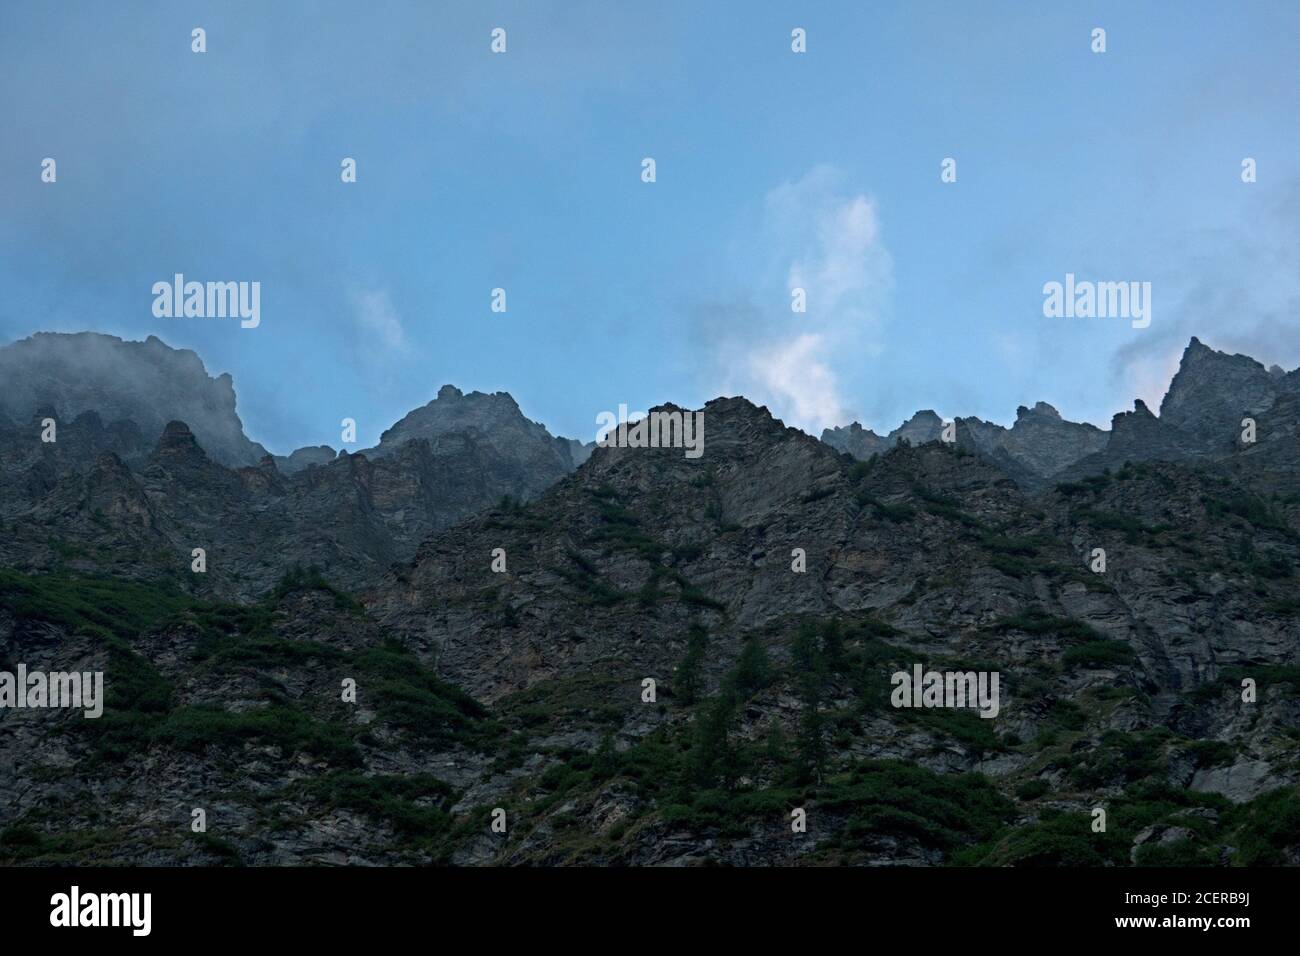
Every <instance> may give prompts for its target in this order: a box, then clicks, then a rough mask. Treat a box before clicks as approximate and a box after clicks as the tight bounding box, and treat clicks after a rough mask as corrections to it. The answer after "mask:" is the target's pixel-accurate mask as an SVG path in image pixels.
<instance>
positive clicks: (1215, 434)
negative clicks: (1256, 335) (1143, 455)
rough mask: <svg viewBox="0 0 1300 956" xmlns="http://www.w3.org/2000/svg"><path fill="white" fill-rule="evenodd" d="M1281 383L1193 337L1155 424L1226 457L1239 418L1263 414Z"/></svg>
mask: <svg viewBox="0 0 1300 956" xmlns="http://www.w3.org/2000/svg"><path fill="white" fill-rule="evenodd" d="M1278 371H1280V370H1278ZM1283 380H1284V379H1283V376H1279V375H1277V374H1274V373H1272V372H1269V371H1268V370H1267V369H1265V368H1264V366H1263V365H1261V364H1260V363H1259V362H1257V361H1255V360H1254V359H1253V358H1250V357H1249V356H1246V355H1227V354H1225V353H1223V352H1216V351H1215V350H1214V349H1211V348H1209V347H1208V346H1206V345H1204V344H1203V343H1202V342H1201V341H1200V339H1197V338H1195V337H1193V338H1192V340H1191V342H1190V343H1189V344H1188V346H1187V348H1186V349H1185V350H1184V351H1183V358H1182V362H1181V363H1180V364H1179V366H1178V371H1177V373H1176V374H1175V375H1174V377H1173V380H1172V381H1171V382H1170V383H1169V391H1167V392H1166V393H1165V397H1164V401H1162V402H1161V403H1160V420H1161V421H1162V422H1164V423H1165V424H1167V425H1172V426H1173V427H1174V428H1177V429H1179V430H1180V431H1181V432H1182V433H1183V434H1185V435H1187V436H1189V438H1190V439H1191V440H1192V441H1193V442H1194V443H1195V444H1196V446H1197V447H1198V448H1199V449H1203V450H1206V451H1216V452H1219V453H1225V452H1227V451H1228V450H1230V449H1231V448H1232V445H1233V442H1234V440H1235V438H1236V436H1237V435H1238V434H1239V433H1240V431H1241V420H1242V418H1243V417H1244V416H1256V415H1259V414H1260V413H1261V412H1265V411H1267V410H1268V409H1269V407H1270V406H1272V404H1273V402H1274V400H1275V399H1276V397H1277V394H1278V392H1279V391H1280V387H1281V385H1282V383H1283Z"/></svg>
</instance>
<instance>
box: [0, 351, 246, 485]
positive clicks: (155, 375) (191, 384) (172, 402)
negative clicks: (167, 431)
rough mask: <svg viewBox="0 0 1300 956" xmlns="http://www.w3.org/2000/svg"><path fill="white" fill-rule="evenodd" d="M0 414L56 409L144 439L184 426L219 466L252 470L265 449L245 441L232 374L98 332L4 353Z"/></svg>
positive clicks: (182, 354) (189, 354)
mask: <svg viewBox="0 0 1300 956" xmlns="http://www.w3.org/2000/svg"><path fill="white" fill-rule="evenodd" d="M0 382H4V385H5V387H4V390H3V392H2V393H0V407H2V408H3V409H4V412H5V414H7V415H8V416H9V417H10V418H13V419H15V420H18V421H24V420H28V419H29V417H30V415H31V414H32V412H33V411H35V410H37V409H40V408H42V407H47V408H52V409H54V410H55V412H56V417H61V418H63V419H67V420H72V419H75V418H76V417H77V416H79V415H81V414H82V413H84V412H87V411H94V412H96V413H97V414H98V415H99V416H100V417H101V419H102V420H103V421H106V422H120V421H130V422H134V423H135V424H136V425H137V426H138V427H139V429H140V431H141V432H142V433H143V434H146V435H152V434H158V433H159V432H161V431H162V430H163V428H164V426H165V425H166V423H167V422H168V421H170V420H174V419H183V420H184V421H186V422H189V423H190V426H191V427H192V428H193V429H194V433H195V434H196V435H197V436H198V437H199V439H200V440H201V442H202V444H203V446H204V447H205V448H206V449H208V450H209V451H210V453H211V454H212V456H213V457H214V459H216V460H217V461H220V462H222V463H223V464H228V465H252V464H255V463H256V462H257V461H258V459H260V458H261V457H262V456H263V455H265V454H266V449H265V448H263V447H262V446H261V445H259V444H257V443H256V442H253V441H251V440H250V439H249V438H248V436H246V435H245V434H244V428H243V424H242V422H241V421H240V419H239V415H238V414H237V412H236V410H235V390H234V385H233V382H232V380H231V378H230V376H229V375H228V374H222V375H218V376H215V377H213V376H211V375H209V374H208V372H207V369H205V368H204V366H203V362H202V360H201V359H200V358H199V356H198V355H197V354H196V353H195V352H193V351H191V350H189V349H173V348H171V347H170V346H168V345H167V344H166V343H164V342H163V341H162V340H161V339H159V338H158V337H157V336H153V335H151V336H149V337H148V338H147V339H145V340H144V341H143V342H139V341H126V340H123V339H121V338H118V337H117V336H114V335H103V334H101V333H98V332H76V333H63V332H38V333H36V334H35V335H32V336H30V337H29V338H26V339H22V340H20V341H17V342H11V343H10V344H8V345H5V346H2V347H0Z"/></svg>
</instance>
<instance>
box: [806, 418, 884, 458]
mask: <svg viewBox="0 0 1300 956" xmlns="http://www.w3.org/2000/svg"><path fill="white" fill-rule="evenodd" d="M822 441H824V442H825V443H826V444H828V445H830V446H831V447H832V448H835V449H838V450H839V451H842V452H844V453H845V454H848V455H852V456H853V457H854V458H857V459H858V460H859V461H866V460H867V459H868V458H870V457H871V456H872V455H878V454H880V453H881V452H884V451H888V450H889V449H890V448H892V447H893V442H891V441H890V440H889V439H888V438H882V437H881V436H879V435H877V434H876V433H875V432H873V431H872V430H871V429H870V428H863V427H862V426H861V425H859V424H858V423H857V422H852V423H850V424H849V425H845V426H843V427H837V428H827V429H825V430H824V431H823V432H822Z"/></svg>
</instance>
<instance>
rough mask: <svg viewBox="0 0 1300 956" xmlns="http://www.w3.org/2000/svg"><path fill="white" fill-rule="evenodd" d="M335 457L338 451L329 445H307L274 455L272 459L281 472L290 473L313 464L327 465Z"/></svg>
mask: <svg viewBox="0 0 1300 956" xmlns="http://www.w3.org/2000/svg"><path fill="white" fill-rule="evenodd" d="M337 457H338V452H336V451H335V450H334V449H333V448H331V447H330V446H329V445H308V446H306V447H303V448H298V449H295V450H294V451H293V452H292V453H290V454H289V455H276V456H275V457H274V461H275V466H276V467H277V468H278V469H280V471H281V472H283V473H284V474H286V475H292V474H295V473H296V472H299V471H303V470H304V469H307V468H310V467H312V466H313V465H328V464H329V463H330V462H332V461H333V460H334V459H335V458H337Z"/></svg>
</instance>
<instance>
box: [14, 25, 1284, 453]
mask: <svg viewBox="0 0 1300 956" xmlns="http://www.w3.org/2000/svg"><path fill="white" fill-rule="evenodd" d="M811 7H812V5H809V4H802V3H794V2H791V3H784V2H766V3H743V4H742V3H740V2H725V3H724V2H713V0H694V2H682V3H678V2H655V3H640V4H633V3H613V2H607V0H606V2H592V3H587V2H577V0H567V2H545V0H527V2H520V3H503V2H502V3H494V2H482V3H477V2H476V3H470V2H464V3H449V4H442V3H438V4H435V3H431V2H413V3H370V4H353V3H346V4H344V3H339V4H329V3H325V4H321V3H314V4H305V3H291V2H283V0H281V2H277V3H274V4H266V3H237V2H220V3H217V2H213V3H181V2H174V3H151V4H132V3H113V4H105V3H102V2H93V3H58V4H23V5H21V6H20V5H17V4H3V5H0V127H2V135H0V290H2V291H3V295H2V296H0V343H2V342H7V341H11V340H13V339H17V338H22V337H25V336H27V335H29V334H31V333H32V332H34V331H37V330H62V331H78V330H87V329H89V330H96V331H103V332H110V333H113V334H117V335H121V336H123V337H127V338H143V337H145V336H147V335H149V334H155V335H158V336H159V337H160V338H162V339H163V340H164V341H166V342H168V343H169V344H171V345H174V346H177V347H187V348H193V349H195V350H196V351H197V352H198V353H199V354H200V355H201V356H202V357H203V359H204V361H205V363H206V364H207V366H208V368H209V371H211V372H213V373H214V374H215V373H218V372H222V371H229V372H230V373H231V374H232V375H233V376H234V379H235V387H236V390H237V392H238V396H239V410H240V414H241V416H242V417H243V420H244V423H245V427H246V430H247V431H248V433H249V434H250V435H251V436H252V437H253V438H255V439H257V440H259V441H262V442H263V443H264V444H266V445H267V446H268V447H270V448H271V449H273V450H275V451H277V452H285V451H288V450H290V449H291V448H293V447H296V446H298V445H305V444H316V443H327V444H331V445H334V446H336V447H337V445H338V422H339V420H340V419H341V418H343V417H353V418H356V419H357V421H358V423H359V438H360V440H361V443H362V444H363V445H365V444H369V443H370V442H372V441H373V440H374V439H376V438H377V437H378V434H379V432H380V431H382V430H383V429H384V428H385V427H387V426H388V425H390V424H391V423H392V422H393V421H394V420H395V419H397V418H399V417H400V416H401V415H402V414H404V413H405V412H406V411H407V410H409V409H410V408H413V407H415V406H417V405H420V404H423V403H424V402H426V401H428V400H429V399H431V398H432V397H433V396H434V395H435V394H436V392H437V389H438V387H439V386H440V385H441V384H443V383H445V382H452V383H454V384H456V385H458V386H459V387H461V388H463V389H466V390H469V389H480V390H484V391H495V390H506V391H509V392H511V393H512V394H513V395H514V396H515V397H516V399H517V400H518V401H519V403H520V405H521V406H522V407H523V409H524V411H525V413H526V414H528V415H529V416H530V417H532V418H535V419H538V420H540V421H543V422H544V423H545V424H546V425H547V426H548V427H549V428H550V429H551V430H552V431H553V432H555V433H559V434H566V435H570V436H575V437H582V438H584V439H590V438H591V437H593V434H594V431H595V417H596V415H597V414H598V413H599V412H601V411H603V410H615V409H617V408H618V405H619V404H620V403H626V404H628V405H629V406H631V407H632V408H634V409H635V408H646V407H649V406H651V405H653V404H658V403H660V402H663V401H675V402H678V403H680V404H684V405H690V406H698V405H700V404H702V403H703V402H705V401H707V400H708V399H710V398H712V397H715V396H717V395H720V394H744V395H746V396H747V397H749V398H751V399H753V400H755V401H756V402H759V403H762V404H766V405H768V407H769V408H771V409H772V410H773V412H774V413H775V414H777V415H778V416H780V417H782V418H783V419H784V420H786V421H787V422H788V423H790V424H795V425H798V426H800V427H804V428H807V429H809V430H812V431H814V432H819V431H820V429H821V427H823V426H824V425H827V424H835V423H846V422H847V421H849V420H852V419H858V420H861V421H863V423H864V424H866V425H868V426H871V427H874V428H876V429H877V430H878V431H885V430H888V429H890V428H893V427H895V426H896V425H897V424H898V423H899V422H901V421H902V420H903V419H904V418H905V417H907V416H908V415H910V414H911V413H912V412H913V411H915V410H916V409H918V408H926V407H929V408H934V409H936V410H938V411H939V412H940V413H941V414H944V415H946V416H951V415H968V414H974V415H979V416H981V417H984V418H987V419H990V420H994V421H1000V422H1003V423H1006V424H1009V423H1010V422H1011V421H1012V420H1013V419H1014V416H1015V409H1016V406H1017V405H1019V404H1032V403H1033V402H1034V401H1038V400H1045V401H1049V402H1052V403H1053V404H1054V405H1056V406H1057V407H1058V408H1059V409H1060V410H1061V411H1062V413H1063V414H1065V415H1066V416H1067V417H1071V418H1074V419H1076V420H1090V421H1094V422H1096V423H1098V424H1101V425H1103V426H1105V425H1107V424H1108V423H1109V418H1110V416H1111V415H1112V414H1113V413H1114V412H1116V411H1119V410H1123V409H1126V408H1130V407H1131V403H1132V399H1133V398H1134V397H1138V396H1141V397H1144V398H1146V399H1147V400H1148V401H1149V402H1153V403H1154V402H1157V401H1158V399H1159V397H1160V395H1161V393H1162V392H1163V389H1164V386H1165V384H1166V383H1167V381H1168V377H1169V375H1170V374H1171V373H1172V371H1173V368H1174V367H1175V365H1176V362H1177V358H1178V355H1179V354H1180V353H1181V350H1182V347H1183V346H1184V345H1185V344H1186V341H1187V339H1188V338H1189V337H1190V336H1191V335H1199V336H1200V337H1201V338H1202V339H1203V340H1204V341H1206V342H1207V343H1208V344H1210V345H1212V346H1214V347H1217V348H1222V349H1226V350H1229V351H1244V352H1248V353H1250V354H1252V355H1254V356H1255V357H1257V358H1259V359H1261V360H1262V361H1265V362H1267V363H1273V362H1276V363H1279V364H1282V365H1283V366H1285V367H1287V368H1291V367H1294V366H1296V365H1298V364H1300V334H1297V324H1298V320H1300V308H1298V306H1300V134H1298V132H1297V114H1296V106H1297V103H1300V95H1298V94H1300V70H1297V67H1296V41H1295V37H1297V36H1300V4H1296V3H1294V2H1290V0H1279V2H1242V3H1235V4H1231V5H1228V4H1223V3H1221V2H1217V0H1216V2H1190V0H1180V2H1174V0H1167V2H1137V0H1123V2H1117V3H1068V4H1067V3H1028V2H1025V3H989V2H982V3H979V4H969V3H960V4H959V3H956V2H944V3H939V2H899V3H862V2H859V0H855V2H842V3H841V2H825V3H819V4H816V5H815V9H811ZM196 26H201V27H203V28H204V29H205V30H206V31H207V43H208V52H207V53H205V54H202V55H199V54H195V53H192V52H191V50H190V31H191V29H192V28H193V27H196ZM497 26H500V27H504V28H505V29H506V31H507V52H506V53H505V54H504V55H493V54H492V53H491V52H490V50H489V43H490V31H491V30H492V28H493V27H497ZM794 27H803V28H805V29H806V30H807V37H808V52H807V53H805V54H794V53H792V52H791V51H790V31H791V29H792V28H794ZM1094 27H1103V28H1105V29H1106V31H1107V52H1106V53H1104V54H1094V53H1092V52H1091V50H1090V33H1091V30H1092V29H1093V28H1094ZM47 156H49V157H54V158H55V159H56V160H57V162H58V182H57V183H55V184H53V185H50V184H44V183H42V182H41V181H40V163H41V160H42V159H43V158H44V157H47ZM345 156H348V157H354V158H355V159H356V160H357V163H358V182H357V183H355V184H343V183H341V182H340V177H339V163H340V160H341V159H342V158H343V157H345ZM647 156H649V157H653V158H654V159H655V161H656V164H657V182H655V183H653V184H647V183H643V182H642V181H641V176H640V174H641V160H642V158H643V157H647ZM1246 156H1250V157H1254V158H1255V159H1256V161H1257V163H1258V182H1256V183H1254V184H1249V185H1247V184H1243V183H1242V182H1241V178H1240V164H1241V160H1242V158H1243V157H1246ZM945 157H953V158H955V159H956V160H957V164H958V165H957V171H958V177H957V182H956V183H952V184H944V183H941V182H940V178H939V168H940V162H941V161H942V160H943V159H944V158H945ZM175 272H183V273H185V275H186V277H187V278H190V279H197V280H246V281H252V280H256V281H260V282H261V284H262V323H261V325H260V327H259V328H257V329H240V328H239V326H238V324H237V323H234V322H229V321H221V320H204V319H194V318H190V319H166V318H162V319H160V318H155V317H154V316H153V314H152V301H153V299H152V295H151V293H150V288H151V286H152V284H153V283H154V282H157V281H160V280H169V279H170V278H171V276H172V274H173V273H175ZM1067 272H1073V273H1075V274H1076V275H1078V276H1080V278H1089V279H1093V280H1104V281H1110V280H1114V281H1121V280H1134V281H1150V282H1151V283H1152V288H1153V291H1152V298H1153V301H1152V307H1153V308H1152V312H1153V315H1152V323H1151V326H1150V327H1149V328H1146V329H1134V328H1132V327H1131V325H1130V323H1128V322H1127V321H1123V320H1109V321H1107V320H1082V319H1068V320H1067V319H1048V318H1045V317H1044V316H1043V312H1042V302H1043V294H1042V287H1043V284H1044V283H1046V282H1049V281H1061V280H1063V279H1064V276H1065V274H1066V273H1067ZM796 282H797V283H802V284H803V285H804V286H805V287H806V288H807V289H808V311H807V313H804V314H796V313H793V312H791V310H790V293H789V289H790V287H791V285H792V284H795V283H796ZM494 287H502V288H504V289H505V290H506V294H507V303H508V311H507V312H506V313H505V314H497V313H493V312H492V311H491V310H490V308H489V306H490V293H491V290H492V289H493V288H494ZM0 384H2V383H0ZM1153 407H1154V405H1153Z"/></svg>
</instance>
